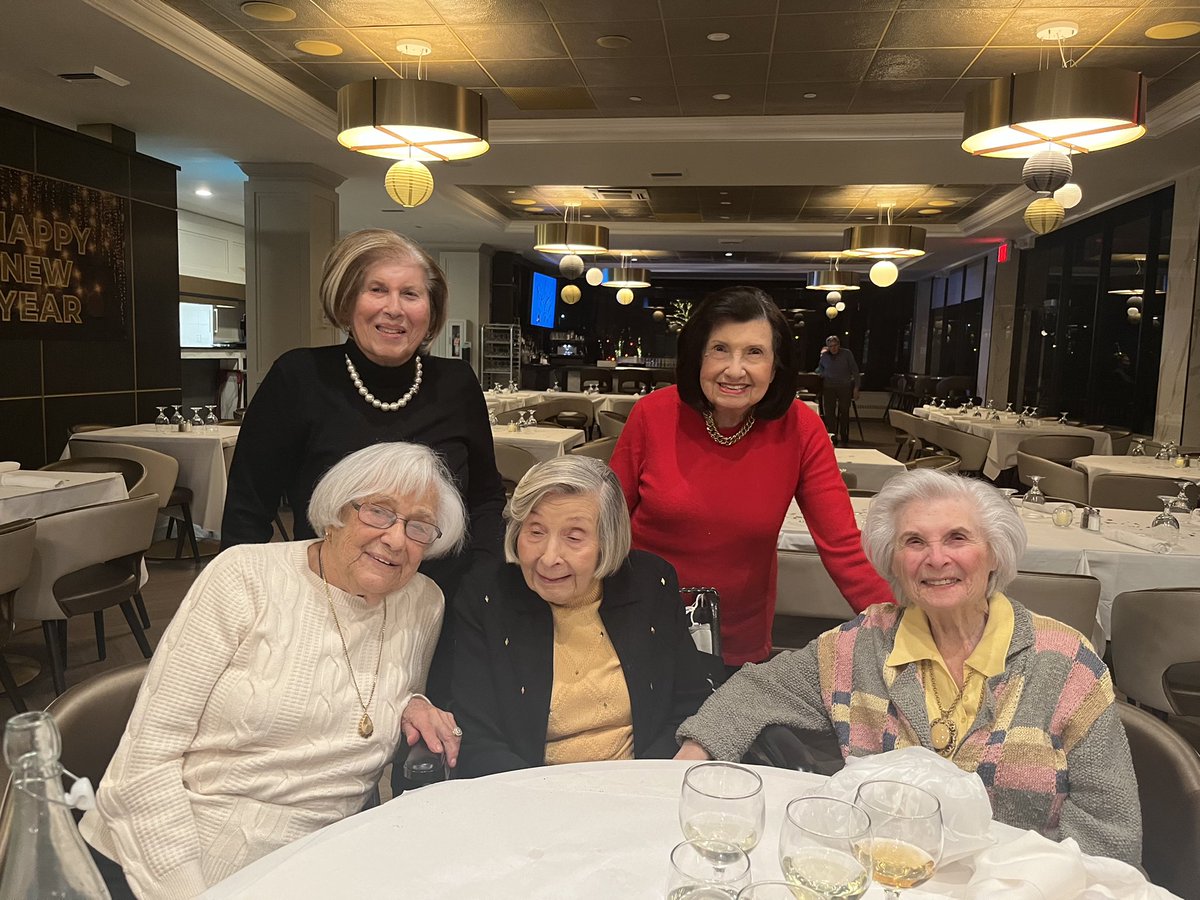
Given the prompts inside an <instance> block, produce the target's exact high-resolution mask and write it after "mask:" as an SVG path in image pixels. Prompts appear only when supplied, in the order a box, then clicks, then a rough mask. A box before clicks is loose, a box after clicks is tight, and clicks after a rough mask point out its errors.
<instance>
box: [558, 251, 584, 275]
mask: <svg viewBox="0 0 1200 900" xmlns="http://www.w3.org/2000/svg"><path fill="white" fill-rule="evenodd" d="M558 271H560V272H562V275H563V278H572V279H574V278H578V277H579V276H580V275H582V274H583V260H582V259H580V258H579V257H578V256H576V255H575V254H574V253H568V254H567V255H566V256H564V257H563V258H562V259H560V260H559V261H558Z"/></svg>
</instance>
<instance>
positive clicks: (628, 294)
mask: <svg viewBox="0 0 1200 900" xmlns="http://www.w3.org/2000/svg"><path fill="white" fill-rule="evenodd" d="M617 302H618V303H620V304H621V305H622V306H628V305H629V304H630V303H632V302H633V291H631V290H630V289H629V288H621V289H620V290H619V291H617Z"/></svg>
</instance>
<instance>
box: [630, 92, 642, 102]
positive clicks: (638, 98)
mask: <svg viewBox="0 0 1200 900" xmlns="http://www.w3.org/2000/svg"><path fill="white" fill-rule="evenodd" d="M629 99H630V100H632V101H633V102H634V103H641V102H642V98H641V97H639V96H638V95H637V94H634V95H633V96H632V97H630V98H629Z"/></svg>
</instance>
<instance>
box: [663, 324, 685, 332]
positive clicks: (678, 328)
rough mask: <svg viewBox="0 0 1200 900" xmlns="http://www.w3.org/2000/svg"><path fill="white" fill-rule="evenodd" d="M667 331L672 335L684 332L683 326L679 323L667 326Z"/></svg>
mask: <svg viewBox="0 0 1200 900" xmlns="http://www.w3.org/2000/svg"><path fill="white" fill-rule="evenodd" d="M667 331H669V332H671V334H679V332H681V331H683V326H682V325H680V324H679V323H678V322H672V323H671V324H670V325H668V326H667Z"/></svg>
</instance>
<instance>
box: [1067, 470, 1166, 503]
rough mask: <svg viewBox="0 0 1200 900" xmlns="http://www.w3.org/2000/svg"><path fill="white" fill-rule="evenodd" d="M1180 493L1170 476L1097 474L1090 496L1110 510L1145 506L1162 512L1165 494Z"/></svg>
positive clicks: (1092, 500) (1094, 501) (1089, 492)
mask: <svg viewBox="0 0 1200 900" xmlns="http://www.w3.org/2000/svg"><path fill="white" fill-rule="evenodd" d="M1177 493H1179V485H1177V484H1176V483H1175V481H1174V480H1173V479H1171V478H1156V477H1150V476H1144V475H1107V474H1106V475H1094V476H1093V477H1092V484H1091V488H1090V489H1089V491H1088V497H1089V498H1090V499H1091V503H1092V506H1101V507H1107V508H1110V509H1146V510H1151V511H1154V512H1162V508H1163V505H1162V501H1161V500H1159V499H1158V498H1159V497H1160V496H1164V495H1172V496H1173V495H1175V494H1177Z"/></svg>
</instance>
